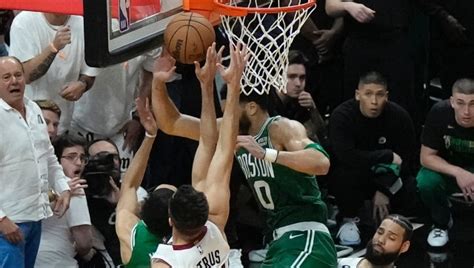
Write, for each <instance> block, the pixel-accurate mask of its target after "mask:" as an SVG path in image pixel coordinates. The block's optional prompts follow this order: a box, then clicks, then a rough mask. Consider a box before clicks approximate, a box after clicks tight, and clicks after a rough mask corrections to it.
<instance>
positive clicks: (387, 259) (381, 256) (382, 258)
mask: <svg viewBox="0 0 474 268" xmlns="http://www.w3.org/2000/svg"><path fill="white" fill-rule="evenodd" d="M366 249H367V253H366V254H365V258H366V259H367V260H368V261H369V262H370V263H372V264H374V265H389V264H391V263H393V262H395V260H397V258H398V255H400V254H399V252H383V253H380V252H378V251H375V250H374V245H373V244H372V240H370V241H369V242H368V243H367V247H366Z"/></svg>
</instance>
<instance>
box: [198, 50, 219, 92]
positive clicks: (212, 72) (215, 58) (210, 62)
mask: <svg viewBox="0 0 474 268" xmlns="http://www.w3.org/2000/svg"><path fill="white" fill-rule="evenodd" d="M223 50H224V47H223V46H222V47H221V48H220V49H219V51H218V52H217V51H216V43H215V42H214V43H212V46H210V47H208V48H207V54H206V63H205V64H204V66H203V67H201V65H200V64H199V62H197V61H195V62H194V66H195V73H196V76H197V78H198V79H199V82H201V84H202V85H205V86H206V87H207V88H209V87H210V86H211V85H212V83H213V81H214V77H215V76H216V71H217V64H218V63H220V62H221V60H222V51H223Z"/></svg>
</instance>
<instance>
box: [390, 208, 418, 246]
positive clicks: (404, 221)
mask: <svg viewBox="0 0 474 268" xmlns="http://www.w3.org/2000/svg"><path fill="white" fill-rule="evenodd" d="M386 219H388V220H391V221H393V222H395V223H397V224H398V225H400V226H401V227H402V228H403V229H404V230H405V233H404V234H403V242H405V241H407V240H410V239H411V237H412V235H413V225H412V224H411V222H410V220H409V219H408V218H406V217H404V216H402V215H399V214H390V215H387V216H386V217H385V218H384V220H386Z"/></svg>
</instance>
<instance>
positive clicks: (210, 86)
mask: <svg viewBox="0 0 474 268" xmlns="http://www.w3.org/2000/svg"><path fill="white" fill-rule="evenodd" d="M222 50H223V48H221V49H220V50H219V52H217V51H216V43H213V44H212V46H210V47H209V48H208V49H207V55H206V63H205V65H204V66H203V67H202V68H201V66H200V65H199V63H198V62H194V65H195V68H196V70H195V72H196V76H197V78H198V80H199V82H200V85H201V91H202V105H201V125H200V137H199V146H198V148H197V150H196V154H195V155H194V162H193V170H192V185H193V187H194V188H195V189H196V190H198V191H204V189H205V187H206V185H205V178H206V176H207V172H208V170H209V164H210V163H211V159H212V156H213V155H214V152H215V150H216V144H217V136H218V131H217V122H216V111H215V109H214V78H215V76H216V71H217V63H219V62H220V59H221V53H222Z"/></svg>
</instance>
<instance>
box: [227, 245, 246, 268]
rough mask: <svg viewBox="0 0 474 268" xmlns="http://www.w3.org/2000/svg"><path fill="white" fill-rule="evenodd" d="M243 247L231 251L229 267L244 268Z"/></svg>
mask: <svg viewBox="0 0 474 268" xmlns="http://www.w3.org/2000/svg"><path fill="white" fill-rule="evenodd" d="M240 257H242V252H241V249H231V250H230V252H229V268H244V266H243V265H242V259H241V258H240Z"/></svg>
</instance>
